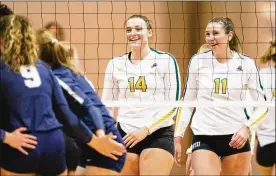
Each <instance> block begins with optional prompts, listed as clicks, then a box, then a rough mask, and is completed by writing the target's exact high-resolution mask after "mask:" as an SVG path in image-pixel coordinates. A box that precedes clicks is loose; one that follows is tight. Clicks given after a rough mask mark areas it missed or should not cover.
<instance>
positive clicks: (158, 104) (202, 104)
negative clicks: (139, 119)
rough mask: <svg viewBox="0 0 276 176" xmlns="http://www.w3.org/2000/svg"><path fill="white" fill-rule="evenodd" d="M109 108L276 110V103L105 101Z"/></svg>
mask: <svg viewBox="0 0 276 176" xmlns="http://www.w3.org/2000/svg"><path fill="white" fill-rule="evenodd" d="M103 103H104V104H105V106H107V107H145V106H150V107H267V108H273V107H274V108H275V102H272V101H270V102H269V101H267V102H259V101H223V102H222V101H208V102H198V101H194V102H183V101H158V102H157V101H143V102H137V101H135V102H133V101H104V102H103Z"/></svg>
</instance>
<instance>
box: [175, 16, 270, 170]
mask: <svg viewBox="0 0 276 176" xmlns="http://www.w3.org/2000/svg"><path fill="white" fill-rule="evenodd" d="M205 39H206V42H207V44H208V45H209V47H210V48H211V50H210V51H206V52H203V53H200V54H196V55H194V56H193V57H192V59H191V61H190V64H189V73H188V74H189V75H188V81H187V84H186V88H185V95H184V101H185V102H189V101H195V100H197V101H198V102H201V103H208V102H209V101H217V102H221V103H223V102H224V101H242V100H246V92H247V91H249V93H250V95H251V97H252V99H253V100H254V101H265V96H264V92H263V90H262V88H261V84H260V81H259V75H258V70H257V68H256V66H255V64H254V61H253V60H252V59H251V58H250V57H248V56H245V55H242V54H240V53H239V52H238V47H239V40H238V37H237V35H236V33H235V31H234V25H233V23H232V21H231V19H230V18H223V17H220V18H214V19H212V20H211V21H210V22H209V23H208V25H207V27H206V30H205ZM267 112H268V109H267V108H264V107H258V108H256V109H255V110H254V112H253V113H252V116H251V117H249V118H248V119H249V120H247V115H248V114H247V112H246V109H245V108H242V107H238V108H237V107H208V108H207V107H197V109H196V112H195V114H194V117H193V120H192V125H191V128H192V131H193V133H194V136H193V142H192V152H193V153H192V167H193V169H194V171H195V175H220V173H221V174H222V175H231V174H237V175H247V174H248V173H249V166H250V161H251V159H250V157H251V153H250V145H249V142H248V140H247V139H248V136H249V134H250V128H252V127H253V126H254V125H255V124H257V123H258V122H259V121H260V120H262V119H263V118H264V117H265V115H266V114H267ZM191 113H192V111H191V109H190V108H183V110H182V111H180V118H181V119H180V120H179V124H178V127H181V128H182V130H183V131H182V133H180V134H181V135H183V134H184V132H185V130H186V127H187V125H188V124H189V121H190V118H191ZM219 156H220V157H221V160H220V159H219ZM220 162H221V164H220Z"/></svg>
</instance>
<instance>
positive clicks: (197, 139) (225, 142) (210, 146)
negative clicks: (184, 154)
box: [192, 134, 250, 157]
mask: <svg viewBox="0 0 276 176" xmlns="http://www.w3.org/2000/svg"><path fill="white" fill-rule="evenodd" d="M232 136H233V134H230V135H217V136H207V135H194V136H193V142H192V151H193V152H194V151H196V150H210V151H212V152H214V153H216V154H217V155H218V156H220V157H224V156H229V155H234V154H237V153H242V152H249V151H250V144H249V141H248V140H247V142H246V144H245V145H244V146H243V147H242V148H240V149H236V148H232V147H230V146H229V143H230V141H231V138H232Z"/></svg>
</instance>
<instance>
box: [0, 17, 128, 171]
mask: <svg viewBox="0 0 276 176" xmlns="http://www.w3.org/2000/svg"><path fill="white" fill-rule="evenodd" d="M0 39H1V52H2V54H1V55H2V57H1V59H0V67H1V68H0V70H1V77H0V82H1V89H0V93H1V96H0V98H1V99H0V102H1V105H4V107H7V108H6V109H4V111H6V112H4V114H8V116H7V117H1V118H4V124H1V125H3V126H4V127H3V128H4V129H5V130H7V131H13V130H15V129H17V128H20V127H25V128H27V130H28V131H27V134H31V135H33V136H35V137H36V138H37V141H38V144H37V146H36V148H35V149H33V150H31V151H30V150H27V152H29V155H22V154H21V153H20V152H19V151H17V150H14V149H13V148H11V147H9V146H7V145H3V146H2V147H3V148H2V150H3V153H2V154H3V156H2V168H1V174H3V175H16V174H18V175H26V174H30V175H35V174H40V175H59V174H65V173H66V164H65V151H64V150H65V147H64V140H63V135H62V131H61V128H62V125H61V124H60V123H59V122H58V120H57V119H56V117H55V114H54V113H53V107H54V108H55V109H56V111H57V112H60V114H61V115H60V116H58V118H59V121H61V122H62V123H63V124H64V127H66V128H67V129H68V132H70V134H71V135H73V136H74V137H76V138H78V139H79V140H80V141H81V142H82V143H87V144H88V145H89V146H90V147H93V148H97V149H99V150H101V151H102V152H105V153H107V154H111V152H113V151H114V150H118V151H119V152H120V151H123V150H124V148H121V146H119V145H115V144H114V143H112V142H110V139H109V138H113V136H107V137H106V138H98V137H97V136H94V135H93V134H92V133H91V131H90V130H89V129H88V128H87V126H86V125H84V124H83V123H82V122H81V121H79V120H78V118H77V117H76V116H75V115H74V114H73V113H72V112H71V111H70V109H69V107H68V104H67V102H66V100H65V98H64V95H63V93H62V90H61V88H60V86H59V85H58V83H57V81H56V79H55V78H54V75H53V74H52V72H51V70H50V68H49V67H48V66H47V65H46V64H45V63H43V62H41V61H37V45H36V38H35V35H34V32H33V30H32V27H31V25H30V23H29V21H28V19H27V18H26V17H22V16H16V15H9V16H5V17H1V19H0Z"/></svg>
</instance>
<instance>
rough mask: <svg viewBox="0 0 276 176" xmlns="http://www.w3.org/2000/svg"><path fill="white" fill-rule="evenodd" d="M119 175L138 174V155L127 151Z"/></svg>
mask: <svg viewBox="0 0 276 176" xmlns="http://www.w3.org/2000/svg"><path fill="white" fill-rule="evenodd" d="M120 175H139V155H137V154H135V153H127V155H126V161H125V164H124V167H123V170H122V171H121V173H120Z"/></svg>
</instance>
